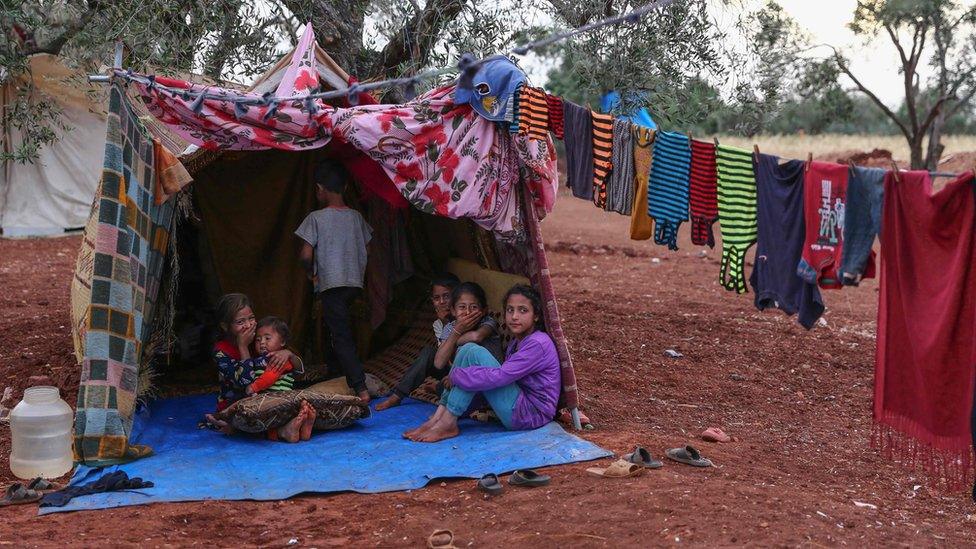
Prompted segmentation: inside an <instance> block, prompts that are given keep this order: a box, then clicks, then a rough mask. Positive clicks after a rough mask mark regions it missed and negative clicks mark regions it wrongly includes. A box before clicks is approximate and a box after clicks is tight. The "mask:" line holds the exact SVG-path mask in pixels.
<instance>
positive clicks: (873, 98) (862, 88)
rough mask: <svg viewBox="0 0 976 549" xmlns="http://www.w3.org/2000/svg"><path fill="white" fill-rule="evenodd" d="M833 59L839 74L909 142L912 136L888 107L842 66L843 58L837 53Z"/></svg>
mask: <svg viewBox="0 0 976 549" xmlns="http://www.w3.org/2000/svg"><path fill="white" fill-rule="evenodd" d="M834 59H835V60H836V62H837V68H839V69H840V70H841V72H843V73H844V74H846V75H847V77H848V78H850V79H851V80H852V81H854V85H855V86H857V88H858V89H859V90H860V91H861V93H863V94H864V95H866V96H868V98H869V99H871V101H872V102H873V103H874V104H875V105H876V106H877V107H878V108H879V109H881V112H883V113H884V114H885V116H887V117H888V118H890V119H891V121H892V122H894V123H895V124H896V125H897V126H898V129H900V130H901V133H902V134H904V135H905V139H908V140H909V141H911V139H912V135H911V133H910V132H909V131H908V128H907V127H906V126H905V124H904V123H903V122H902V121H901V120H899V119H898V115H896V114H895V113H894V112H892V111H891V109H889V108H888V105H885V104H884V102H883V101H881V99H880V98H879V97H878V96H877V95H875V93H874V92H872V91H871V90H869V89H868V87H867V86H865V85H864V84H863V83H862V82H861V81H860V80H859V79H858V78H857V77H856V76H854V73H853V72H851V70H850V69H849V68H848V67H847V65H845V64H844V58H843V57H841V56H840V54H839V53H834Z"/></svg>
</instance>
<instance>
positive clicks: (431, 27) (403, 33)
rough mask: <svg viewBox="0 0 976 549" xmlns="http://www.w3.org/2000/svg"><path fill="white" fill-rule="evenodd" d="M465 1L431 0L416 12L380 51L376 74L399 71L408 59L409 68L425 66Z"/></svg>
mask: <svg viewBox="0 0 976 549" xmlns="http://www.w3.org/2000/svg"><path fill="white" fill-rule="evenodd" d="M465 2H466V0H428V2H427V5H426V6H424V9H423V10H422V11H420V12H418V13H416V14H414V16H413V17H412V18H411V19H410V21H408V22H407V23H406V24H405V25H404V26H403V28H402V29H401V30H400V31H399V32H397V33H396V35H395V36H394V37H393V38H391V39H390V41H389V42H388V43H387V44H386V47H384V48H383V51H381V52H380V55H379V59H378V60H377V62H376V65H374V66H375V67H376V70H374V71H373V72H374V75H377V74H375V73H378V74H379V75H383V76H389V75H392V74H394V73H399V71H398V68H399V67H400V66H401V65H403V64H404V63H406V62H410V63H411V65H412V66H411V67H410V68H409V69H408V70H409V72H414V71H415V70H416V69H417V68H419V67H422V66H424V64H426V62H427V60H428V59H429V57H430V51H431V49H432V48H433V47H434V45H435V44H436V43H437V40H438V39H439V38H440V36H441V33H442V32H443V30H444V27H445V26H447V24H448V23H450V22H452V21H454V19H456V18H457V16H458V14H460V13H461V10H462V9H463V8H464V4H465Z"/></svg>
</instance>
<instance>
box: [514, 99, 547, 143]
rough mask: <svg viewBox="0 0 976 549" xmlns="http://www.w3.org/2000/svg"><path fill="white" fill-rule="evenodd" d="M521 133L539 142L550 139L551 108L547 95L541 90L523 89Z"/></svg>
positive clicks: (520, 115)
mask: <svg viewBox="0 0 976 549" xmlns="http://www.w3.org/2000/svg"><path fill="white" fill-rule="evenodd" d="M519 133H520V134H522V135H526V134H527V135H528V136H529V139H536V140H538V141H545V140H546V138H547V137H549V108H548V106H547V105H546V94H545V92H544V91H542V90H541V89H539V88H529V87H526V88H522V95H520V96H519Z"/></svg>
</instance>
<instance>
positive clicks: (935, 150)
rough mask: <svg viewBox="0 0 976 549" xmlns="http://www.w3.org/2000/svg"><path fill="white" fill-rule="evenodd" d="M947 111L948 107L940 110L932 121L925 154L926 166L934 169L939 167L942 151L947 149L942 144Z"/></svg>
mask: <svg viewBox="0 0 976 549" xmlns="http://www.w3.org/2000/svg"><path fill="white" fill-rule="evenodd" d="M945 113H946V109H942V110H941V111H939V114H938V115H936V117H935V120H933V121H932V128H931V129H930V130H929V144H928V150H927V152H926V154H925V167H926V168H927V169H929V170H933V171H934V170H935V169H936V168H938V167H939V160H940V159H941V158H942V151H944V150H945V145H943V144H942V127H943V126H944V125H945V122H946V114H945Z"/></svg>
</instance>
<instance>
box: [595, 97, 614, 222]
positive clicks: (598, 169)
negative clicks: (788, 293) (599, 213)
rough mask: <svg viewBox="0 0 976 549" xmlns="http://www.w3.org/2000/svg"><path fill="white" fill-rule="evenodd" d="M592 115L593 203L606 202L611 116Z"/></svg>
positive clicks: (610, 168) (610, 167)
mask: <svg viewBox="0 0 976 549" xmlns="http://www.w3.org/2000/svg"><path fill="white" fill-rule="evenodd" d="M591 114H592V116H593V203H594V204H596V206H597V207H598V208H603V207H605V206H606V204H607V176H608V175H610V170H612V169H613V116H611V115H609V114H602V113H598V112H594V113H591Z"/></svg>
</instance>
